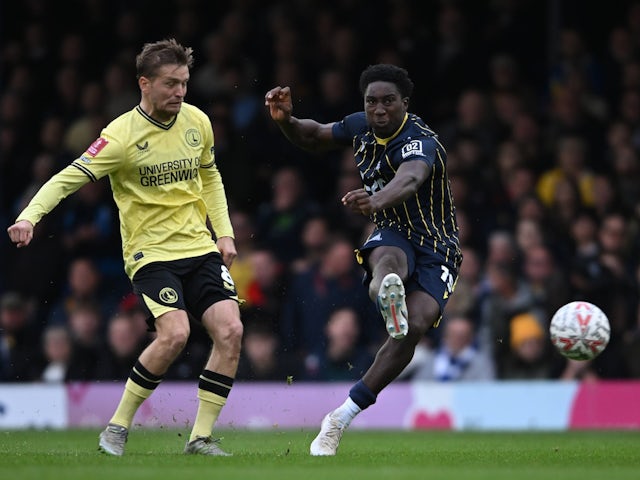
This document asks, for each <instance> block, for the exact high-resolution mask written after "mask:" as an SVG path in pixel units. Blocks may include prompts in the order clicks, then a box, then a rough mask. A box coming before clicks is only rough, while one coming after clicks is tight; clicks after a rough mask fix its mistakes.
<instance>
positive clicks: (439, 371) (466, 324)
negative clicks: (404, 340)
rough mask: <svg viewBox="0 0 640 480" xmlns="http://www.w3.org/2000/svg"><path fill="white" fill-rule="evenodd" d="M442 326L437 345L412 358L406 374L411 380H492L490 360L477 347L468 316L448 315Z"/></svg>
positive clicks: (491, 362) (492, 367) (492, 370)
mask: <svg viewBox="0 0 640 480" xmlns="http://www.w3.org/2000/svg"><path fill="white" fill-rule="evenodd" d="M458 293H460V292H457V293H456V294H458ZM443 329H444V330H443V333H442V338H441V341H440V344H439V345H438V346H436V347H435V348H426V349H425V352H424V354H423V355H422V356H421V358H420V360H419V361H417V362H413V361H412V362H411V363H409V365H408V366H407V370H408V371H407V375H408V376H409V377H410V378H411V379H412V380H427V381H439V382H451V381H453V382H455V381H488V380H494V379H495V377H496V372H495V370H496V368H495V365H494V363H493V359H492V358H491V356H490V355H488V354H487V353H486V352H484V351H482V350H480V349H479V348H478V345H477V342H476V338H475V328H474V325H473V322H472V321H471V320H470V319H469V318H466V317H463V316H456V315H452V316H448V317H447V318H446V321H445V322H444V326H443Z"/></svg>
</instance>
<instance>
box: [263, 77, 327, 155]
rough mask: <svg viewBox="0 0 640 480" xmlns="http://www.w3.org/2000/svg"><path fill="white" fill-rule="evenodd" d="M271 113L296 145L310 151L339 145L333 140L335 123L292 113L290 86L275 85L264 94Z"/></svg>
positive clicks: (283, 131)
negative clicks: (322, 121)
mask: <svg viewBox="0 0 640 480" xmlns="http://www.w3.org/2000/svg"><path fill="white" fill-rule="evenodd" d="M264 104H265V105H266V106H267V107H269V114H270V115H271V118H272V119H273V120H274V121H275V122H276V124H277V125H278V127H280V130H281V131H282V133H284V135H285V137H287V139H288V140H289V141H290V142H291V143H293V144H294V145H296V146H298V147H300V148H302V149H304V150H309V151H320V150H329V149H332V148H336V147H338V144H336V143H335V142H334V141H333V132H332V127H333V123H319V122H316V121H315V120H312V119H309V118H306V119H300V118H296V117H294V116H293V115H292V113H293V102H292V101H291V89H290V88H289V87H275V88H272V89H271V90H269V91H268V92H267V93H266V95H265V96H264Z"/></svg>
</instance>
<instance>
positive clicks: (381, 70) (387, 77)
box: [360, 63, 413, 98]
mask: <svg viewBox="0 0 640 480" xmlns="http://www.w3.org/2000/svg"><path fill="white" fill-rule="evenodd" d="M373 82H390V83H393V84H395V85H396V87H398V91H399V92H400V95H402V98H405V97H411V94H412V93H413V82H412V81H411V79H410V78H409V73H408V72H407V71H406V70H405V69H404V68H400V67H398V66H396V65H389V64H386V63H379V64H377V65H369V66H368V67H367V68H365V69H364V71H363V72H362V73H361V74H360V92H361V93H362V95H364V93H365V91H366V90H367V87H368V86H369V84H370V83H373Z"/></svg>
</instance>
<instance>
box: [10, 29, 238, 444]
mask: <svg viewBox="0 0 640 480" xmlns="http://www.w3.org/2000/svg"><path fill="white" fill-rule="evenodd" d="M192 63H193V57H192V51H191V49H190V48H185V47H183V46H182V45H180V44H178V43H177V42H176V41H175V40H173V39H171V40H162V41H159V42H155V43H148V44H146V45H144V47H143V49H142V51H141V52H140V54H139V55H138V56H137V57H136V69H137V77H138V85H139V87H140V91H141V100H140V104H139V105H137V106H136V107H135V108H134V109H132V110H131V111H129V112H126V113H124V114H123V115H121V116H120V117H118V118H116V119H115V120H113V121H112V122H111V123H110V124H109V125H107V127H106V128H105V129H104V130H103V131H102V132H101V134H100V137H99V138H98V139H97V140H96V141H95V142H93V143H92V144H91V145H90V146H89V147H88V148H87V150H86V151H85V152H84V154H83V155H81V156H80V157H79V158H78V159H76V160H74V161H73V162H72V163H71V164H70V165H69V166H67V167H66V168H64V169H63V170H61V171H60V172H59V173H58V174H56V175H54V176H53V177H52V178H51V179H50V180H49V181H48V182H47V183H46V184H45V185H44V186H43V187H42V188H41V189H40V190H39V191H38V193H37V194H36V195H35V197H34V198H33V199H32V200H31V202H30V203H29V205H28V206H27V207H26V208H25V209H24V211H23V212H21V213H20V215H18V218H17V220H16V223H14V224H13V225H12V226H10V227H9V228H8V233H9V236H10V238H11V240H12V241H13V242H14V243H16V244H17V246H18V247H24V246H26V245H28V244H29V243H30V242H31V239H32V237H33V229H34V226H35V225H36V224H37V223H38V221H40V219H41V218H42V217H43V216H44V215H46V214H47V213H49V212H50V211H51V210H53V208H55V207H56V206H57V205H58V203H59V202H60V201H61V200H62V199H63V198H65V197H66V196H68V195H70V194H72V193H73V192H75V191H76V190H78V189H79V188H80V187H82V186H83V185H84V184H86V183H88V182H90V181H91V182H94V181H97V180H98V179H100V178H102V177H104V176H105V175H109V180H110V184H111V189H112V191H113V198H114V200H115V202H116V205H117V206H118V210H119V212H120V231H121V236H122V250H123V258H124V267H125V271H126V273H127V275H128V276H129V278H130V279H131V282H132V284H133V288H134V291H135V292H136V293H137V294H138V295H139V296H140V297H141V299H142V301H143V304H144V305H145V306H146V308H147V309H148V311H149V318H150V320H149V325H150V327H151V328H152V329H154V330H155V331H156V332H157V336H156V338H155V339H154V340H153V341H152V342H151V343H150V344H149V345H148V346H147V348H146V349H145V350H144V351H143V352H142V354H141V355H140V357H139V358H138V361H137V362H136V364H135V365H134V366H133V368H132V370H131V373H130V375H129V378H128V380H127V383H126V385H125V389H124V393H123V395H122V398H121V400H120V403H119V405H118V407H117V408H116V411H115V413H114V414H113V417H112V418H111V420H110V422H109V424H108V425H107V427H106V428H105V430H104V431H103V432H102V433H101V434H100V438H99V448H100V449H101V450H102V451H103V452H105V453H108V454H111V455H123V454H124V448H125V443H126V441H127V438H128V433H129V429H130V427H131V423H132V421H133V417H134V415H135V413H136V411H137V410H138V408H139V406H140V405H141V404H142V402H143V401H144V400H145V399H146V398H148V397H149V396H150V395H151V394H152V393H153V391H154V390H155V388H156V387H157V386H158V385H159V384H160V382H161V381H162V379H163V375H164V374H165V372H166V371H167V369H168V368H169V366H170V365H171V363H172V362H173V361H174V360H175V359H176V357H177V356H178V354H179V353H180V352H181V351H182V349H183V348H184V346H185V344H186V341H187V339H188V337H189V334H190V326H189V317H188V314H187V312H189V313H191V314H192V315H193V317H194V318H196V319H197V320H200V321H201V322H202V324H203V326H204V327H205V329H206V330H207V332H208V333H209V335H210V337H211V338H212V340H213V344H214V347H213V349H212V351H211V355H210V356H209V359H208V361H207V363H206V365H205V366H204V369H203V372H202V374H201V375H200V379H199V384H198V399H199V403H198V411H197V414H196V418H195V421H194V424H193V429H192V431H191V435H190V438H189V440H188V441H187V444H186V445H185V449H184V452H185V453H189V454H202V455H228V454H227V453H226V452H224V451H223V450H222V449H221V448H220V446H219V444H218V442H217V440H214V439H213V438H212V437H211V432H212V429H213V426H214V423H215V421H216V420H217V418H218V415H219V414H220V410H221V409H222V407H223V406H224V404H225V403H226V400H227V397H228V395H229V392H230V390H231V387H232V385H233V379H234V377H235V374H236V369H237V366H238V360H239V357H240V345H241V341H242V322H241V321H240V311H239V308H238V297H237V294H236V290H235V285H234V283H233V279H232V278H231V275H230V273H229V269H228V267H229V266H230V265H231V262H232V261H233V259H234V258H235V256H236V247H235V242H234V238H233V228H232V226H231V221H230V219H229V212H228V207H227V200H226V196H225V191H224V186H223V184H222V179H221V177H220V173H219V171H218V168H217V166H216V162H215V156H214V146H213V145H214V137H213V130H212V127H211V122H210V120H209V118H208V117H207V116H206V115H205V114H204V113H203V112H202V111H200V110H199V109H198V108H196V107H194V106H192V105H189V104H187V103H185V102H184V97H185V95H186V91H187V82H188V80H189V68H190V67H191V65H192ZM207 219H209V220H210V223H211V225H212V227H213V230H214V233H215V237H216V240H215V241H214V239H213V238H212V235H211V232H210V231H209V229H208V228H207Z"/></svg>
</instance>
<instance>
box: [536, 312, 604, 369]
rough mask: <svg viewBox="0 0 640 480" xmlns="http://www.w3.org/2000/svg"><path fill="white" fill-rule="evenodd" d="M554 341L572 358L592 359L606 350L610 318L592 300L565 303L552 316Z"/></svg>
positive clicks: (552, 339)
mask: <svg viewBox="0 0 640 480" xmlns="http://www.w3.org/2000/svg"><path fill="white" fill-rule="evenodd" d="M549 333H550V335H551V342H552V343H553V345H554V346H555V347H556V348H557V349H558V351H559V352H560V353H561V354H562V355H564V356H565V357H567V358H570V359H572V360H591V359H593V358H595V357H597V356H598V355H600V353H602V351H603V350H604V349H605V347H606V346H607V344H608V343H609V339H610V338H611V327H610V326H609V319H608V318H607V316H606V315H605V314H604V312H603V311H602V310H600V308H598V307H597V306H595V305H594V304H592V303H589V302H571V303H567V304H566V305H563V306H562V307H560V308H559V309H558V311H557V312H556V313H555V314H554V315H553V317H552V318H551V324H550V325H549Z"/></svg>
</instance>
